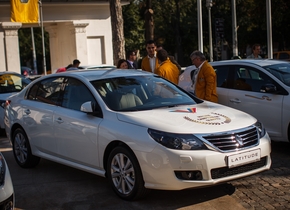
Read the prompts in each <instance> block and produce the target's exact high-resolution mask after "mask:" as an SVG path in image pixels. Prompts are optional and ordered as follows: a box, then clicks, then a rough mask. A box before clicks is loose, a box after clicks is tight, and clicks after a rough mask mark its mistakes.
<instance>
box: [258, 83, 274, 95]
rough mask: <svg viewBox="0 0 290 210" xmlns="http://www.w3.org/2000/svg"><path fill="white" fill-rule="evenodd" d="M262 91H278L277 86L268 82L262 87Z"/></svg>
mask: <svg viewBox="0 0 290 210" xmlns="http://www.w3.org/2000/svg"><path fill="white" fill-rule="evenodd" d="M260 91H261V92H262V93H276V92H277V87H276V86H275V85H273V84H266V85H263V86H262V87H261V89H260Z"/></svg>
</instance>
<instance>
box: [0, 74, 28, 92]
mask: <svg viewBox="0 0 290 210" xmlns="http://www.w3.org/2000/svg"><path fill="white" fill-rule="evenodd" d="M30 82H31V81H30V80H29V79H25V78H24V77H22V76H20V75H15V74H3V75H0V93H11V92H19V91H21V90H22V89H23V88H24V87H26V86H27V84H28V83H30Z"/></svg>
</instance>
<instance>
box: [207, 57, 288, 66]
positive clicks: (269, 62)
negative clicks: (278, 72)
mask: <svg viewBox="0 0 290 210" xmlns="http://www.w3.org/2000/svg"><path fill="white" fill-rule="evenodd" d="M281 63H289V62H288V61H282V60H274V59H235V60H223V61H214V62H210V64H211V65H212V66H215V65H219V64H240V65H242V64H255V65H258V66H269V65H275V64H281Z"/></svg>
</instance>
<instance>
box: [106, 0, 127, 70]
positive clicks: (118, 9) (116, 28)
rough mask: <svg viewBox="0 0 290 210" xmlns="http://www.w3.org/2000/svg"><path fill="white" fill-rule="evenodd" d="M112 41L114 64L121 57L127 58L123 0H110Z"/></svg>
mask: <svg viewBox="0 0 290 210" xmlns="http://www.w3.org/2000/svg"><path fill="white" fill-rule="evenodd" d="M109 2H110V12H111V27H112V38H113V40H112V42H113V58H114V65H117V63H118V60H119V59H125V58H126V55H125V38H124V29H123V15H122V6H121V0H110V1H109Z"/></svg>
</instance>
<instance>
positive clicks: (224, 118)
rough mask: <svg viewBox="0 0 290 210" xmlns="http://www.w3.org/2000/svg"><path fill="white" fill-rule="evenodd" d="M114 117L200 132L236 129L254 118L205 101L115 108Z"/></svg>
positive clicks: (184, 130) (181, 131)
mask: <svg viewBox="0 0 290 210" xmlns="http://www.w3.org/2000/svg"><path fill="white" fill-rule="evenodd" d="M117 117H118V119H119V120H120V121H122V122H127V123H131V124H135V125H139V126H143V127H147V128H153V129H157V130H160V131H166V132H171V133H175V132H178V133H193V132H194V133H203V134H204V133H212V132H224V131H229V130H235V129H240V128H244V127H247V126H250V125H252V124H254V123H255V122H256V121H257V120H256V119H255V118H254V117H252V116H251V115H249V114H246V113H244V112H241V111H239V110H236V109H232V108H229V107H226V106H223V105H219V104H216V103H211V102H206V101H205V102H203V103H201V104H196V105H184V106H178V107H174V108H159V109H154V110H146V111H138V112H119V113H118V114H117Z"/></svg>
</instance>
